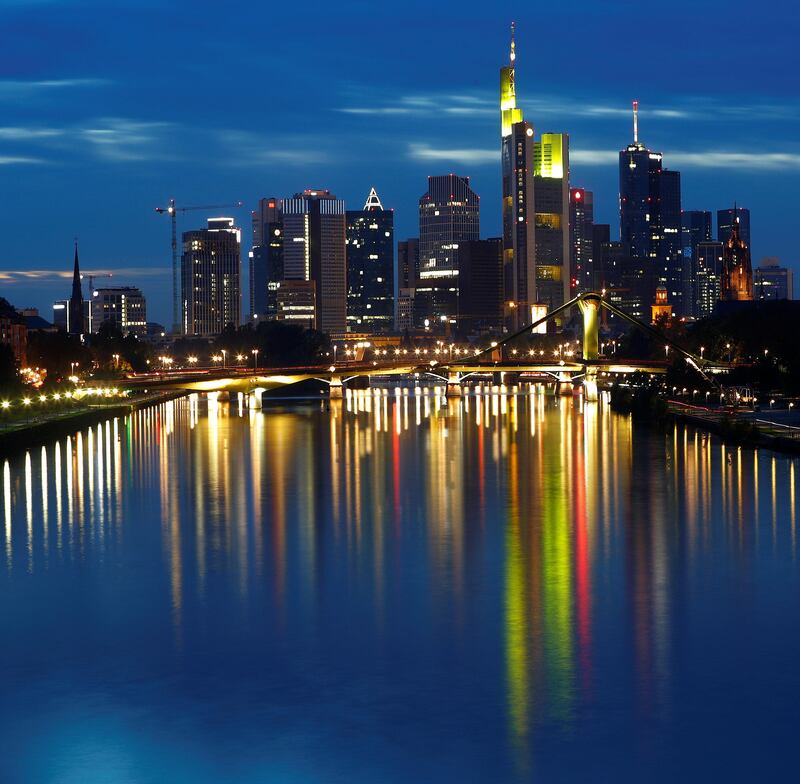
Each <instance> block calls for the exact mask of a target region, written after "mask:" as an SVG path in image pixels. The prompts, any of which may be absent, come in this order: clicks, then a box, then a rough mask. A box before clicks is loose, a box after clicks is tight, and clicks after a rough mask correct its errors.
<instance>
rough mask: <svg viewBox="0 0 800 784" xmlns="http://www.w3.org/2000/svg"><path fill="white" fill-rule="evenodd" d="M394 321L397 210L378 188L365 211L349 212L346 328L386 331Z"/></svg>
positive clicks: (369, 198)
mask: <svg viewBox="0 0 800 784" xmlns="http://www.w3.org/2000/svg"><path fill="white" fill-rule="evenodd" d="M393 321H394V211H393V210H385V209H383V205H382V204H381V200H380V199H379V198H378V194H377V192H376V191H375V188H372V189H371V190H370V192H369V196H368V197H367V201H366V204H365V205H364V209H363V210H348V211H347V326H348V328H349V331H351V332H372V333H374V332H385V331H388V330H390V329H391V328H392V322H393Z"/></svg>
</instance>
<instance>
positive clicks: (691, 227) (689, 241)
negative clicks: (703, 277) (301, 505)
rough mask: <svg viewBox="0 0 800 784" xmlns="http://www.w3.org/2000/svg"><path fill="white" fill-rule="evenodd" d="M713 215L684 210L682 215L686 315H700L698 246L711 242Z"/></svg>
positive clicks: (702, 211) (703, 211) (704, 211)
mask: <svg viewBox="0 0 800 784" xmlns="http://www.w3.org/2000/svg"><path fill="white" fill-rule="evenodd" d="M711 239H712V234H711V213H710V212H708V211H707V210H684V211H683V212H682V213H681V253H682V255H683V292H684V294H683V299H684V305H685V307H684V310H685V311H686V312H685V315H687V316H692V317H694V318H698V317H699V315H700V305H699V301H700V300H699V294H698V277H697V275H698V259H697V246H698V244H699V243H701V242H711Z"/></svg>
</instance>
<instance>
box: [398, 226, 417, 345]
mask: <svg viewBox="0 0 800 784" xmlns="http://www.w3.org/2000/svg"><path fill="white" fill-rule="evenodd" d="M418 277H419V239H417V238H416V237H412V238H410V239H407V240H402V241H401V242H398V243H397V280H396V282H395V291H396V292H397V296H396V299H395V326H394V328H395V330H397V331H398V332H402V331H404V330H406V329H412V328H413V326H414V293H415V287H416V285H417V279H418Z"/></svg>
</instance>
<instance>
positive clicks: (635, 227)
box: [619, 101, 685, 316]
mask: <svg viewBox="0 0 800 784" xmlns="http://www.w3.org/2000/svg"><path fill="white" fill-rule="evenodd" d="M638 111H639V104H638V101H634V102H633V142H632V143H631V144H629V145H628V146H627V147H626V148H625V149H624V150H621V151H620V153H619V205H620V241H621V242H622V243H623V245H624V246H625V247H626V248H628V249H629V253H630V256H631V258H632V259H636V260H637V261H638V262H640V263H641V266H642V270H643V275H642V279H641V280H639V281H637V282H636V287H637V292H636V294H637V297H638V298H640V299H641V300H642V301H643V302H644V303H646V304H647V306H648V307H649V305H650V304H651V303H652V302H653V301H654V299H655V290H656V287H657V286H664V287H665V288H666V289H667V295H668V299H669V302H670V303H671V304H672V305H673V307H674V312H675V314H676V315H678V316H682V315H684V314H685V307H684V303H683V291H684V285H683V259H682V252H681V217H680V216H681V210H680V174H679V173H678V172H673V171H669V170H667V169H664V168H663V167H662V155H661V153H660V152H653V151H652V150H650V149H648V148H647V147H645V145H644V144H642V143H641V142H640V141H639V122H638V119H639V117H638Z"/></svg>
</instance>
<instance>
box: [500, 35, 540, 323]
mask: <svg viewBox="0 0 800 784" xmlns="http://www.w3.org/2000/svg"><path fill="white" fill-rule="evenodd" d="M516 57H517V53H516V43H515V41H514V24H513V22H512V24H511V51H510V54H509V62H508V65H506V66H503V67H502V68H501V69H500V158H501V167H502V184H503V287H504V300H505V309H506V310H505V312H506V322H507V326H508V327H509V329H512V330H514V329H518V328H519V327H521V326H523V325H524V324H525V323H526V321H527V317H526V314H529V313H530V306H531V305H532V304H534V303H535V302H536V222H535V220H534V219H533V212H534V180H533V174H534V141H533V133H534V129H533V125H531V124H530V123H528V122H525V120H524V119H523V117H522V110H521V109H519V108H518V107H517V95H516V71H515V69H516Z"/></svg>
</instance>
